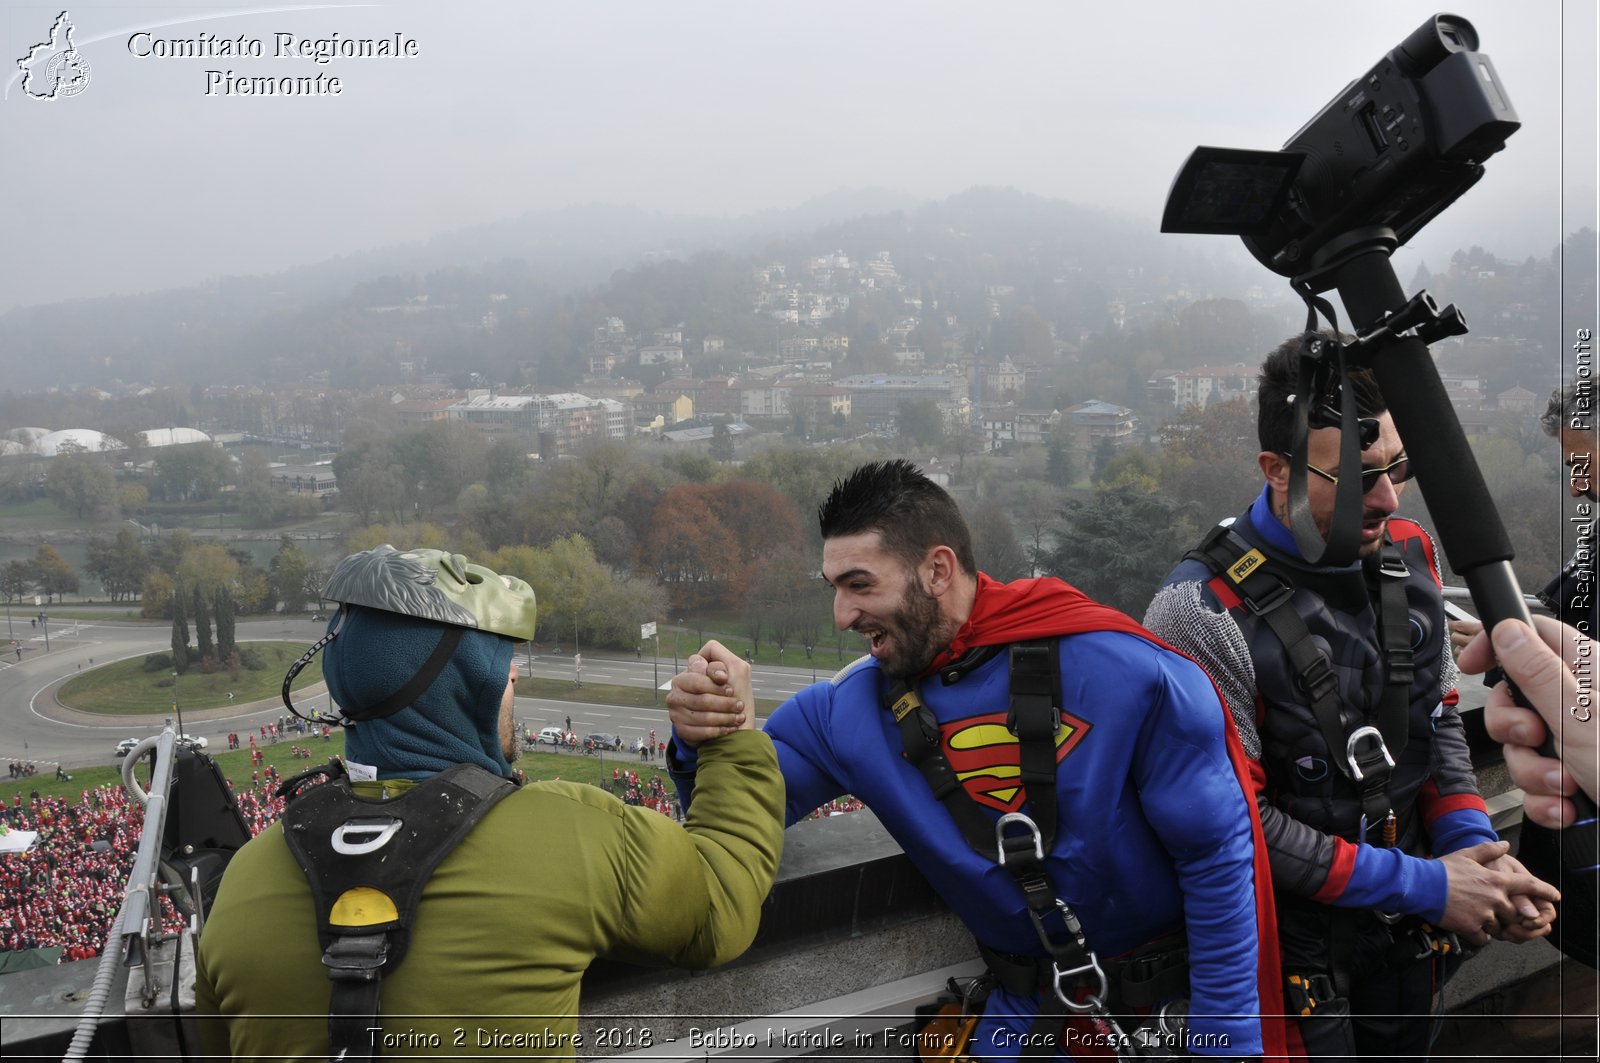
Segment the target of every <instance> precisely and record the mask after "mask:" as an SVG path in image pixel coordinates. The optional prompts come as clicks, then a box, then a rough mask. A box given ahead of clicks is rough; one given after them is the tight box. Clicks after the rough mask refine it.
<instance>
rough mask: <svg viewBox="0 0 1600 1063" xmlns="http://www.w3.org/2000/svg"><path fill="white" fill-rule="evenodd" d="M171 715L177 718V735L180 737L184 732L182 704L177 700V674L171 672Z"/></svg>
mask: <svg viewBox="0 0 1600 1063" xmlns="http://www.w3.org/2000/svg"><path fill="white" fill-rule="evenodd" d="M172 714H173V715H174V716H176V717H177V718H178V733H179V734H180V735H181V734H183V733H184V730H183V704H182V702H180V701H179V699H178V673H177V672H173V673H172Z"/></svg>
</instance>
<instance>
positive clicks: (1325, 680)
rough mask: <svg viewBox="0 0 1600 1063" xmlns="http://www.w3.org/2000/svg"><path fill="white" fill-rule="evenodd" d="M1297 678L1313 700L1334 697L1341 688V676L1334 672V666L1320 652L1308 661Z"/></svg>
mask: <svg viewBox="0 0 1600 1063" xmlns="http://www.w3.org/2000/svg"><path fill="white" fill-rule="evenodd" d="M1296 678H1298V679H1299V680H1300V683H1301V685H1302V686H1304V687H1305V691H1306V693H1307V694H1309V695H1310V696H1311V698H1312V700H1313V701H1320V700H1322V699H1324V698H1328V697H1332V696H1333V694H1334V693H1335V692H1336V691H1337V690H1338V688H1339V677H1338V676H1336V675H1334V674H1333V666H1332V665H1330V664H1329V663H1328V659H1327V657H1325V656H1323V655H1322V654H1320V653H1319V654H1317V656H1316V657H1315V658H1313V659H1312V660H1310V661H1308V662H1307V663H1306V666H1305V668H1304V669H1302V670H1301V672H1300V674H1299V675H1298V676H1297V677H1296Z"/></svg>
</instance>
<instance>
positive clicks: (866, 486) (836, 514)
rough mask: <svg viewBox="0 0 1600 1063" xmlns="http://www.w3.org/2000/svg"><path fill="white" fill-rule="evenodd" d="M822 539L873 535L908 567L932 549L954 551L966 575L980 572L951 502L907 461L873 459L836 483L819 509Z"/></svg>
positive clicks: (969, 538) (963, 523) (969, 536)
mask: <svg viewBox="0 0 1600 1063" xmlns="http://www.w3.org/2000/svg"><path fill="white" fill-rule="evenodd" d="M817 522H818V524H819V525H820V526H821V528H822V537H823V539H833V538H836V537H838V536H841V535H859V534H862V533H864V532H873V531H875V532H877V533H878V534H879V535H880V536H881V537H882V539H883V546H884V549H886V550H888V551H889V552H890V553H891V554H893V555H894V556H895V557H898V558H900V559H901V560H902V561H904V562H905V563H906V564H907V565H909V566H913V567H914V566H916V565H919V564H921V563H922V559H923V558H924V557H926V556H927V554H928V551H929V550H930V549H931V548H933V547H935V546H948V547H950V549H951V550H954V551H955V555H956V562H957V563H958V564H959V565H960V566H961V570H962V571H963V572H965V573H966V574H967V575H969V576H976V575H977V574H978V565H977V562H976V561H975V560H974V559H973V555H972V532H971V531H969V530H968V528H967V522H966V521H965V520H964V519H963V518H962V516H961V510H960V509H959V508H958V507H957V506H956V502H955V499H953V498H951V497H950V496H949V494H947V493H946V492H945V490H944V488H942V487H940V486H939V485H938V484H936V483H934V482H933V481H932V480H930V479H928V478H927V477H926V476H924V475H923V474H922V473H921V472H919V471H918V470H917V467H916V466H915V465H912V464H911V463H910V462H909V461H905V460H904V459H900V458H896V459H895V460H893V461H875V462H870V463H868V464H866V465H862V466H860V467H858V468H857V469H855V470H854V471H853V472H851V473H850V475H849V476H846V477H845V478H844V479H842V480H839V481H836V482H835V483H834V485H833V490H832V491H831V492H829V494H828V498H827V500H826V501H825V502H823V503H822V505H821V506H818V507H817Z"/></svg>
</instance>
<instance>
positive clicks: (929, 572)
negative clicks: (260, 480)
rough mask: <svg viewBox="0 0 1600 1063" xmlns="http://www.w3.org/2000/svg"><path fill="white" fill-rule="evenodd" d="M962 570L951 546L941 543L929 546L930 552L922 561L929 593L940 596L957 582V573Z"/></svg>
mask: <svg viewBox="0 0 1600 1063" xmlns="http://www.w3.org/2000/svg"><path fill="white" fill-rule="evenodd" d="M960 571H961V564H960V562H959V561H957V560H956V552H955V551H954V550H952V549H950V547H948V546H945V545H943V544H940V545H938V546H931V547H929V548H928V554H927V556H926V557H925V558H923V561H922V572H923V574H924V576H925V578H926V580H927V588H928V593H929V594H931V595H933V596H934V597H938V596H939V595H941V594H943V593H945V592H946V591H948V590H949V589H950V588H951V587H952V586H953V585H954V584H955V581H956V574H957V573H958V572H960Z"/></svg>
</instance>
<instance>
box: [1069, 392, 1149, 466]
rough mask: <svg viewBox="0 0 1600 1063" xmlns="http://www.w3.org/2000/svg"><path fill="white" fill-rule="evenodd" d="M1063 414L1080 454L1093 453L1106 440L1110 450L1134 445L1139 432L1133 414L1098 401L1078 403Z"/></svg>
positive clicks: (1125, 408)
mask: <svg viewBox="0 0 1600 1063" xmlns="http://www.w3.org/2000/svg"><path fill="white" fill-rule="evenodd" d="M1063 412H1064V413H1065V414H1066V418H1067V427H1068V430H1069V431H1070V433H1071V438H1072V441H1073V443H1074V445H1076V446H1077V448H1078V451H1079V453H1083V454H1091V453H1093V452H1094V451H1095V450H1096V449H1098V448H1099V446H1100V444H1101V443H1103V442H1105V441H1107V440H1109V441H1110V442H1111V445H1112V446H1113V447H1118V448H1120V447H1125V446H1127V445H1128V444H1129V443H1131V442H1133V439H1134V433H1135V432H1137V431H1138V428H1139V419H1138V418H1137V417H1135V416H1134V415H1133V411H1132V410H1130V409H1128V408H1127V407H1126V406H1118V405H1116V404H1114V403H1110V402H1101V401H1100V400H1099V399H1090V400H1089V401H1088V402H1080V403H1078V404H1077V405H1076V406H1069V407H1067V409H1066V410H1065V411H1063Z"/></svg>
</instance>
